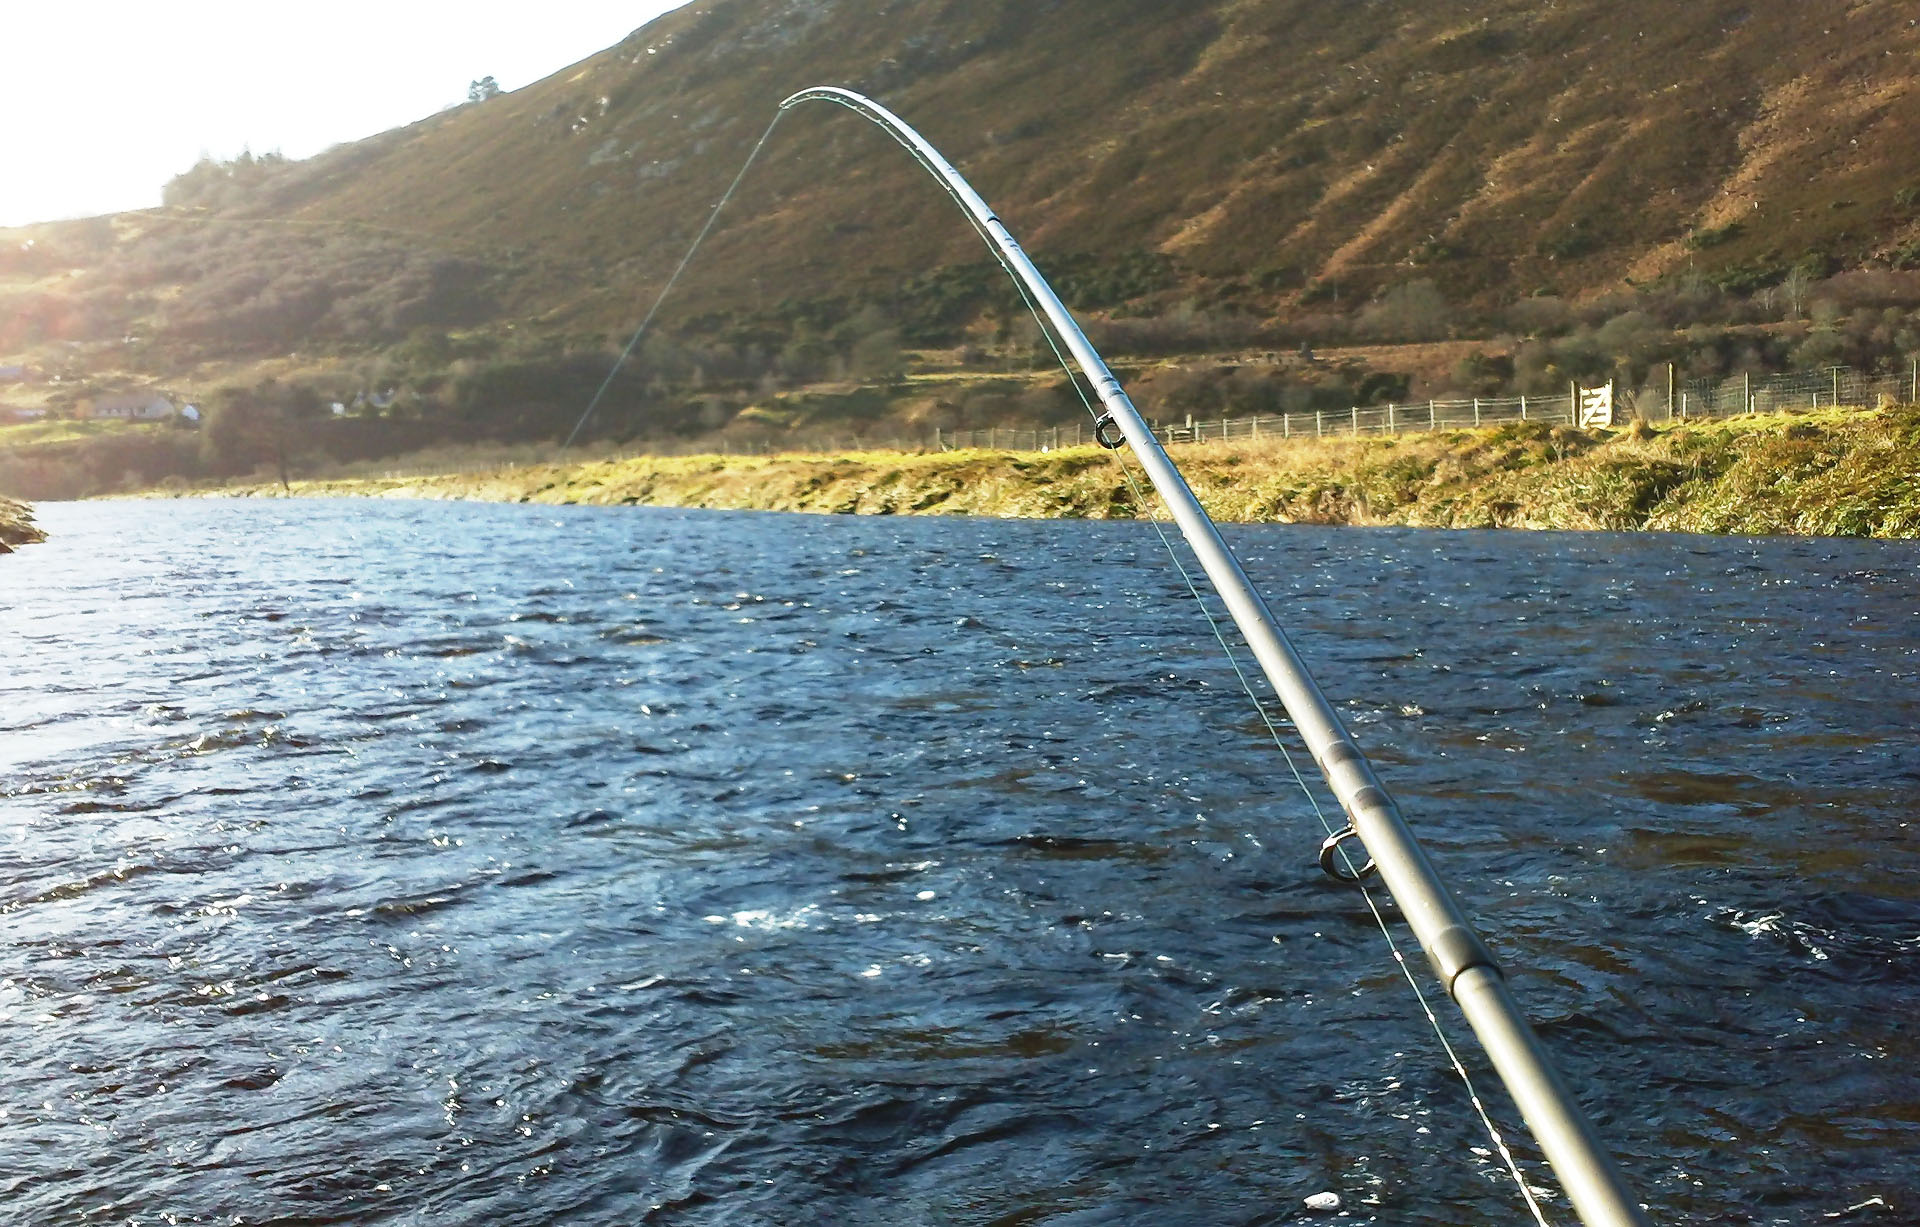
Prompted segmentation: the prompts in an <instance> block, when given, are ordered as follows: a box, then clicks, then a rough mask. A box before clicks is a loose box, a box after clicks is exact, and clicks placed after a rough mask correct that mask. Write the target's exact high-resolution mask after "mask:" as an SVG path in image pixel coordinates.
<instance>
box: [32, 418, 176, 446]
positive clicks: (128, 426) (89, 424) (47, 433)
mask: <svg viewBox="0 0 1920 1227" xmlns="http://www.w3.org/2000/svg"><path fill="white" fill-rule="evenodd" d="M158 429H160V427H159V426H158V425H157V424H155V423H152V422H127V421H119V420H112V419H109V420H105V421H97V422H96V421H92V420H86V421H66V420H63V419H62V420H43V421H39V422H14V423H9V424H7V425H4V426H0V447H30V446H33V445H35V444H42V443H69V442H72V441H73V440H75V439H95V438H99V437H100V436H101V435H117V434H126V433H129V432H131V431H140V430H147V431H151V430H158Z"/></svg>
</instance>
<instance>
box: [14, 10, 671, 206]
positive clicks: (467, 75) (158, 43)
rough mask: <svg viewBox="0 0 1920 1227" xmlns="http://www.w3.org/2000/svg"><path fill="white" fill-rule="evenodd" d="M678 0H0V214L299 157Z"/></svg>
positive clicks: (529, 73)
mask: <svg viewBox="0 0 1920 1227" xmlns="http://www.w3.org/2000/svg"><path fill="white" fill-rule="evenodd" d="M684 3H686V0H558V2H554V3H544V4H543V3H533V4H528V3H526V2H525V0H519V2H517V3H513V4H505V3H500V2H499V0H466V2H465V3H451V2H450V0H325V2H323V3H321V4H288V3H284V2H283V0H173V2H172V3H168V2H166V0H157V2H156V0H0V226H11V225H23V224H26V223H28V222H36V221H52V220H54V219H56V218H63V217H85V216H90V215H92V214H96V213H110V212H117V211H119V210H122V209H139V208H147V207H150V206H153V205H157V204H159V203H160V189H161V188H162V187H164V186H165V185H166V182H167V180H169V179H171V178H173V176H175V175H177V174H179V173H180V172H181V171H184V170H186V169H187V168H188V167H190V166H192V165H193V164H194V163H195V162H196V161H198V160H199V158H200V156H201V154H203V153H210V154H212V155H214V156H215V157H219V158H229V157H232V156H233V155H235V154H237V153H239V152H240V150H241V148H242V147H248V148H251V149H252V150H253V151H254V152H255V153H264V152H266V151H267V150H270V149H278V150H280V151H281V152H282V153H284V154H286V155H287V156H288V157H290V158H303V157H310V156H312V155H313V154H316V153H318V152H320V151H321V150H322V149H325V148H327V147H328V146H330V145H336V144H339V143H340V142H342V141H350V140H357V139H359V138H360V137H364V136H371V135H373V134H374V133H376V132H383V131H385V130H387V129H389V128H395V127H399V126H401V125H403V124H407V123H411V122H413V121H414V120H416V119H421V118H424V117H426V116H428V115H431V114H433V113H434V112H435V111H438V110H440V109H441V108H442V107H444V106H447V105H449V104H451V103H456V102H463V101H465V100H466V96H467V85H468V83H469V82H471V81H474V80H477V79H478V78H480V77H485V76H492V77H494V78H495V79H496V80H498V81H499V82H500V84H501V86H502V87H504V88H506V89H509V90H512V89H518V88H520V87H521V86H523V85H529V84H531V83H533V82H534V81H537V80H539V79H540V78H542V77H545V76H548V75H551V74H552V73H555V72H558V71H559V70H560V69H562V68H564V67H566V66H567V65H569V64H573V63H576V62H578V61H580V60H583V59H585V58H587V57H588V56H590V55H592V54H593V53H594V52H596V51H600V50H603V49H605V48H607V47H611V46H612V45H613V44H615V43H617V42H619V41H620V40H621V39H622V38H624V37H626V36H627V34H628V33H629V32H631V31H633V30H636V29H638V28H639V27H641V26H643V25H645V24H646V23H647V22H649V21H651V20H652V19H653V18H655V17H657V16H659V15H660V14H661V13H664V12H666V11H668V10H669V9H675V8H679V7H680V6H681V5H682V4H684Z"/></svg>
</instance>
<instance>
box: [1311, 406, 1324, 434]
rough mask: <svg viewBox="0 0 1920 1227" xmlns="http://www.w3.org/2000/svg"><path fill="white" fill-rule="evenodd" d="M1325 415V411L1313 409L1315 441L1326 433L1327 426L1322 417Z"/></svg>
mask: <svg viewBox="0 0 1920 1227" xmlns="http://www.w3.org/2000/svg"><path fill="white" fill-rule="evenodd" d="M1325 413H1326V410H1325V409H1315V410H1314V411H1313V437H1314V438H1316V439H1318V438H1319V437H1320V436H1322V435H1324V434H1326V433H1327V425H1326V422H1325V420H1324V418H1323V416H1322V415H1324V414H1325Z"/></svg>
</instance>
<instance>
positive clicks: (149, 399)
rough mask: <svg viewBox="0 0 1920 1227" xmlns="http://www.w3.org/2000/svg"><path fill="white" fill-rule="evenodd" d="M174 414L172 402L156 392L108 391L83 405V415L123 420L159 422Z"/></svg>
mask: <svg viewBox="0 0 1920 1227" xmlns="http://www.w3.org/2000/svg"><path fill="white" fill-rule="evenodd" d="M173 415H174V408H173V402H172V401H171V400H169V399H168V398H167V397H165V396H162V395H161V394H160V393H158V392H154V391H151V390H149V391H145V392H109V393H107V394H106V395H104V396H96V397H94V398H93V400H92V401H90V402H88V403H87V404H86V405H85V412H84V414H83V416H85V417H90V418H107V419H111V418H118V419H119V420H121V421H124V422H161V421H165V420H166V419H168V418H170V417H172V416H173Z"/></svg>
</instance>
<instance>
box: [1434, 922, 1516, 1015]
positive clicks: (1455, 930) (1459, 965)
mask: <svg viewBox="0 0 1920 1227" xmlns="http://www.w3.org/2000/svg"><path fill="white" fill-rule="evenodd" d="M1427 957H1428V958H1429V959H1431V960H1432V961H1433V971H1434V974H1435V975H1437V976H1439V977H1440V983H1442V984H1444V985H1446V986H1447V995H1448V996H1449V997H1451V996H1453V984H1454V981H1456V980H1458V979H1459V978H1460V977H1461V976H1463V975H1465V974H1467V973H1468V972H1470V971H1472V970H1473V969H1474V968H1476V967H1485V968H1487V969H1489V970H1490V971H1492V972H1493V974H1494V975H1496V976H1499V977H1501V978H1502V979H1505V978H1506V972H1504V971H1502V970H1501V969H1500V964H1499V963H1497V962H1495V961H1494V958H1493V952H1492V951H1491V950H1488V949H1487V944H1486V943H1485V942H1483V941H1481V940H1480V935H1479V934H1478V933H1475V932H1474V931H1473V930H1472V929H1469V928H1467V927H1466V926H1465V925H1448V926H1447V927H1446V928H1444V929H1442V930H1440V932H1438V933H1436V934H1434V936H1433V941H1432V942H1431V943H1430V944H1429V945H1428V947H1427Z"/></svg>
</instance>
